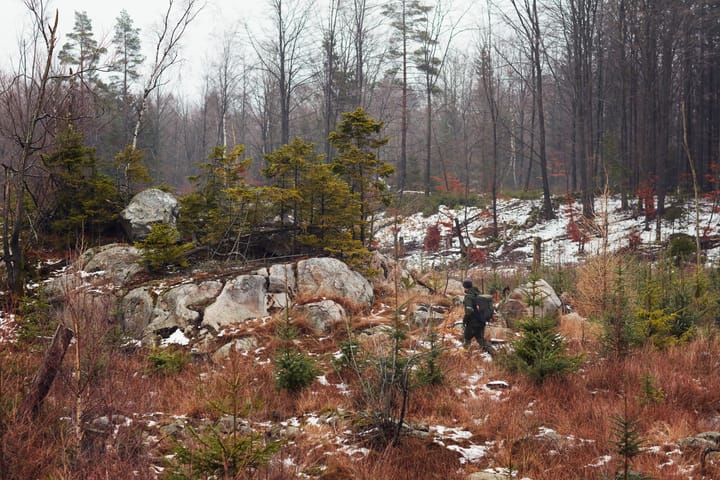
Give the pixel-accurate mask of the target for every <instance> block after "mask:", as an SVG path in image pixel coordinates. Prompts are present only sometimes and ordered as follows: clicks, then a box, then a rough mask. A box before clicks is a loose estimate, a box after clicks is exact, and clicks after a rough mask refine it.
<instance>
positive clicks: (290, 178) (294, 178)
mask: <svg viewBox="0 0 720 480" xmlns="http://www.w3.org/2000/svg"><path fill="white" fill-rule="evenodd" d="M265 160H266V161H267V167H266V168H265V169H264V170H263V174H264V175H265V176H266V177H267V178H268V179H269V180H270V181H271V182H272V187H270V188H268V189H266V192H267V193H268V195H269V196H270V198H272V199H273V204H274V211H275V213H276V216H277V217H278V218H279V219H280V223H281V225H286V224H289V226H290V227H291V231H292V234H291V237H290V243H291V244H293V249H292V250H293V251H298V250H306V251H310V252H312V251H323V250H324V251H326V252H329V253H331V254H333V255H335V256H337V257H340V258H343V259H344V260H346V261H348V263H349V264H351V265H353V263H355V264H360V263H362V260H363V259H365V257H366V256H367V250H366V249H365V248H364V247H363V245H362V244H361V243H360V242H358V241H356V240H353V232H354V228H355V224H356V221H357V219H358V217H359V203H358V201H357V195H354V194H352V193H351V192H350V188H349V186H348V184H347V183H345V182H344V181H342V180H341V179H340V178H339V177H338V176H337V175H336V174H335V173H333V171H332V169H331V166H330V165H328V164H326V163H323V157H322V156H321V155H317V154H315V151H314V147H313V145H312V144H310V143H307V142H305V141H303V140H302V139H300V138H295V139H294V140H293V141H292V142H291V143H290V144H288V145H284V146H282V147H280V148H279V149H278V150H276V151H275V152H273V153H271V154H268V155H266V156H265Z"/></svg>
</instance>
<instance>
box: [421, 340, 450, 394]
mask: <svg viewBox="0 0 720 480" xmlns="http://www.w3.org/2000/svg"><path fill="white" fill-rule="evenodd" d="M428 343H429V345H428V348H427V351H426V355H425V356H424V357H423V358H422V359H421V361H420V363H419V365H418V368H417V371H416V372H415V380H416V382H417V384H418V386H425V385H442V384H443V383H444V382H445V372H444V371H443V369H442V366H441V365H440V362H439V359H440V355H441V354H442V352H443V348H442V346H441V345H440V336H439V335H438V333H437V332H436V331H435V329H432V328H431V329H430V333H429V335H428Z"/></svg>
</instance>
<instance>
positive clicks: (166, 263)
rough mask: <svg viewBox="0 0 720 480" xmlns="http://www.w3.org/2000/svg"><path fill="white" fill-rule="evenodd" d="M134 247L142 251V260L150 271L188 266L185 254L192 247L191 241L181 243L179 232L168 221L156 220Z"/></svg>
mask: <svg viewBox="0 0 720 480" xmlns="http://www.w3.org/2000/svg"><path fill="white" fill-rule="evenodd" d="M135 247H136V248H139V249H140V250H141V251H142V257H143V261H144V262H145V265H146V266H147V268H148V270H150V271H151V272H162V271H164V270H166V269H167V268H168V267H172V266H176V267H180V268H185V267H187V266H188V261H187V258H186V255H187V254H188V252H189V251H190V250H191V249H192V248H193V244H192V243H182V242H181V239H180V233H178V231H177V229H176V228H175V227H174V226H173V225H170V224H168V223H163V222H158V223H156V224H154V225H153V226H152V230H151V231H150V233H149V234H148V236H147V237H145V238H144V239H143V240H141V241H139V242H136V243H135Z"/></svg>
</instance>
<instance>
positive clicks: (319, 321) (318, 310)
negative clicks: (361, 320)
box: [296, 300, 347, 335]
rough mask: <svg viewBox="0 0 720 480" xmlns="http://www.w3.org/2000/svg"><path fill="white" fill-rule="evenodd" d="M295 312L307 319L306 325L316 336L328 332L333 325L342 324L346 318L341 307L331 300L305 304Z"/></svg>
mask: <svg viewBox="0 0 720 480" xmlns="http://www.w3.org/2000/svg"><path fill="white" fill-rule="evenodd" d="M296 310H297V311H298V313H300V314H301V315H305V316H306V317H307V319H308V322H307V323H308V325H309V326H310V328H311V329H312V331H313V333H314V334H316V335H320V334H323V333H327V332H329V331H330V330H332V328H333V327H335V325H337V324H339V323H342V322H344V321H345V320H346V318H347V315H346V314H345V309H344V308H343V307H342V305H339V304H338V303H336V302H334V301H332V300H322V301H319V302H313V303H306V304H305V305H299V306H298V307H297V308H296Z"/></svg>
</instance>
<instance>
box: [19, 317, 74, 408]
mask: <svg viewBox="0 0 720 480" xmlns="http://www.w3.org/2000/svg"><path fill="white" fill-rule="evenodd" d="M72 337H73V332H72V330H70V329H69V328H67V327H65V326H64V325H58V328H57V330H55V335H54V336H53V339H52V343H51V344H50V347H49V348H48V351H47V353H46V354H45V359H44V360H43V363H42V365H41V366H40V370H39V371H38V373H37V375H36V376H35V380H34V381H33V384H32V387H30V392H28V394H27V396H26V397H25V398H24V399H23V401H22V403H21V404H20V408H19V409H18V412H17V418H18V419H23V418H25V417H28V416H29V417H30V418H35V417H36V416H37V414H38V411H39V410H40V406H41V405H42V402H43V400H45V397H46V396H47V394H48V392H49V391H50V387H51V386H52V384H53V381H54V380H55V376H56V375H57V372H58V370H59V369H60V366H61V365H62V362H63V358H65V352H66V351H67V348H68V346H69V345H70V340H72Z"/></svg>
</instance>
